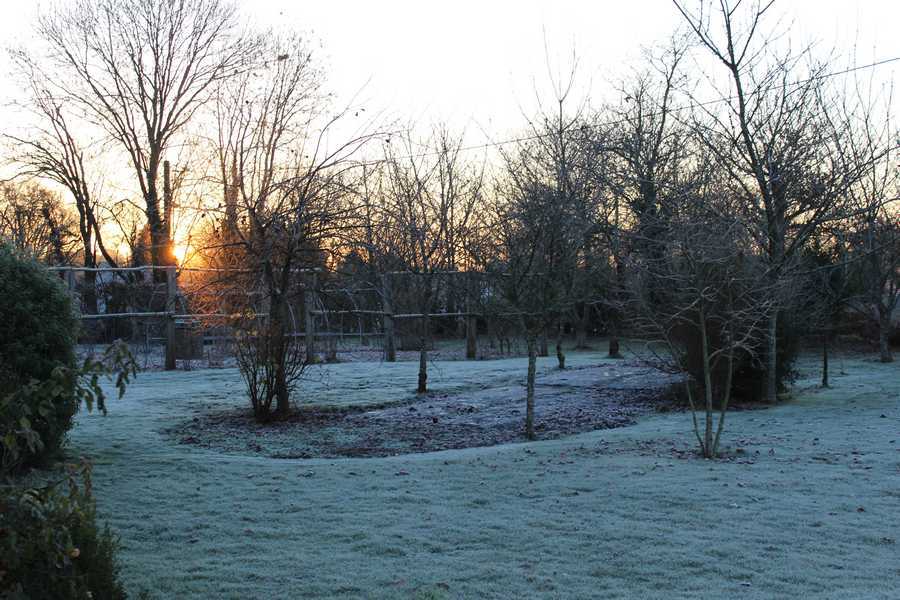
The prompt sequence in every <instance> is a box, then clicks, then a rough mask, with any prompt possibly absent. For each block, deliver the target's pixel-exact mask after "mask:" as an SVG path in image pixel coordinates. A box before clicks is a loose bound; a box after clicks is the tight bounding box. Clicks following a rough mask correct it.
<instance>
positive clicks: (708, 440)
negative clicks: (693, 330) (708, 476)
mask: <svg viewBox="0 0 900 600" xmlns="http://www.w3.org/2000/svg"><path fill="white" fill-rule="evenodd" d="M700 343H701V351H702V352H703V388H704V396H705V398H706V422H705V427H704V432H703V457H704V458H713V454H712V452H713V389H712V367H711V365H710V364H709V340H708V338H707V334H706V315H705V314H704V312H703V310H702V309H701V310H700Z"/></svg>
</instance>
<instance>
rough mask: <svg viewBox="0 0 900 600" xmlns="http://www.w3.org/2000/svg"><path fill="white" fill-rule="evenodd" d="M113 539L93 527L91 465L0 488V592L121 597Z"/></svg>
mask: <svg viewBox="0 0 900 600" xmlns="http://www.w3.org/2000/svg"><path fill="white" fill-rule="evenodd" d="M116 550H117V542H116V540H115V538H114V537H113V536H112V534H111V533H110V531H109V529H108V528H106V529H104V530H102V531H101V530H100V529H99V528H98V526H97V522H96V515H95V508H94V500H93V498H92V496H91V480H90V468H89V466H88V465H87V464H86V463H85V464H84V465H82V466H80V467H73V466H70V467H67V473H66V478H65V479H64V480H63V481H62V482H59V483H55V484H51V485H47V486H45V487H39V488H22V487H19V486H6V487H3V488H0V597H2V598H22V599H26V598H32V599H38V598H48V599H49V598H54V599H60V600H76V599H77V600H82V599H88V598H92V599H94V600H106V599H119V598H125V597H126V594H125V591H124V589H123V587H122V584H121V582H120V581H119V566H118V563H117V561H116V558H115V553H116Z"/></svg>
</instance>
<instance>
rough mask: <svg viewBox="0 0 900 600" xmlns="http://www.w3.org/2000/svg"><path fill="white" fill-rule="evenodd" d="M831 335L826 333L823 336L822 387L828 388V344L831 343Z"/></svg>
mask: <svg viewBox="0 0 900 600" xmlns="http://www.w3.org/2000/svg"><path fill="white" fill-rule="evenodd" d="M830 337H831V336H830V335H828V332H827V331H826V332H825V333H824V334H823V335H822V387H823V388H827V387H828V344H829V343H830Z"/></svg>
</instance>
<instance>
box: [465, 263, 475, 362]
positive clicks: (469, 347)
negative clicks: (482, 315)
mask: <svg viewBox="0 0 900 600" xmlns="http://www.w3.org/2000/svg"><path fill="white" fill-rule="evenodd" d="M472 288H473V284H472V276H471V274H470V273H466V359H468V360H475V359H476V358H477V357H478V340H477V336H478V331H477V329H478V320H477V317H476V316H475V312H474V310H475V302H474V300H473V295H474V290H473V289H472Z"/></svg>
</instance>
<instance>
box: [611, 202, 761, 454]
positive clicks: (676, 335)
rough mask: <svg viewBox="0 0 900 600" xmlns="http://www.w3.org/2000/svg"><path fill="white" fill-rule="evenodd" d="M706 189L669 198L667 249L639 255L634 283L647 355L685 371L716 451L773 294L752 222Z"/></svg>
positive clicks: (703, 445) (704, 435) (662, 239)
mask: <svg viewBox="0 0 900 600" xmlns="http://www.w3.org/2000/svg"><path fill="white" fill-rule="evenodd" d="M713 193H716V192H713ZM707 194H708V193H707ZM707 194H700V195H690V196H685V197H684V199H683V200H681V201H680V202H678V204H677V206H676V205H671V204H670V206H669V209H670V210H669V214H668V215H667V218H666V221H665V223H664V224H661V226H660V227H654V243H655V244H659V245H660V248H658V249H660V250H662V252H657V251H651V252H648V251H645V252H643V253H641V254H635V255H632V257H631V262H632V264H631V265H630V269H631V271H632V278H631V279H630V280H629V287H630V289H631V292H632V294H631V299H632V302H633V304H632V306H631V313H632V315H633V325H634V328H635V333H636V335H638V336H639V337H641V338H643V340H644V341H645V342H646V346H645V352H646V353H647V354H646V355H645V356H647V357H652V358H650V359H649V360H650V362H651V364H654V365H655V366H657V367H658V368H660V369H662V370H664V371H668V372H671V373H678V374H682V375H684V376H686V392H687V398H688V401H689V403H690V407H691V413H692V421H693V426H694V433H695V434H696V437H697V442H698V444H699V447H700V451H701V453H702V454H703V456H704V457H706V458H714V457H716V456H717V455H718V453H719V447H720V441H721V436H722V431H723V429H724V426H725V415H726V412H727V410H728V405H729V402H730V400H731V397H732V380H733V377H734V373H735V371H736V369H737V367H738V365H739V364H741V363H746V362H747V361H752V360H755V359H756V357H757V349H758V348H759V346H760V339H761V338H762V337H763V336H764V334H765V327H764V325H765V321H766V317H767V314H768V310H769V308H768V304H769V303H770V302H771V299H770V294H769V290H768V281H767V279H766V277H765V268H764V264H763V263H762V261H760V260H759V259H758V257H756V256H754V255H753V254H752V252H753V240H752V238H750V237H749V236H747V234H746V231H747V228H746V224H744V223H741V221H740V219H739V218H738V217H735V216H734V215H735V213H734V211H733V209H734V206H733V203H731V202H727V201H726V202H723V201H721V199H716V198H713V197H711V196H710V195H707ZM692 345H693V346H696V348H692V347H691V346H692ZM698 395H699V398H698V397H697V396H698ZM698 405H699V408H700V410H701V411H702V415H703V421H704V422H703V426H702V427H701V426H700V424H699V422H698V419H697V409H698ZM716 413H718V420H717V423H716V422H715V421H716Z"/></svg>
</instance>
